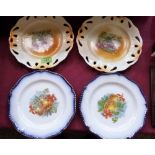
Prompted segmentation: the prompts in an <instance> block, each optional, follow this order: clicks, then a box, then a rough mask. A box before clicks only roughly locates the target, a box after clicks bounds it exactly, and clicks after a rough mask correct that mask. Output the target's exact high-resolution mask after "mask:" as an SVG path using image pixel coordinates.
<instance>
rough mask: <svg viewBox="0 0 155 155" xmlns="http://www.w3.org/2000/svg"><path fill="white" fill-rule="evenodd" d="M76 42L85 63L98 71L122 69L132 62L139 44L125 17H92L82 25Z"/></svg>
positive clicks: (140, 46)
mask: <svg viewBox="0 0 155 155" xmlns="http://www.w3.org/2000/svg"><path fill="white" fill-rule="evenodd" d="M76 41H77V45H78V49H79V53H80V55H81V56H82V57H83V58H84V60H85V61H86V63H87V64H88V65H90V66H91V67H93V68H95V69H96V70H99V71H102V72H117V71H122V70H125V69H127V68H128V67H129V66H131V65H133V64H134V63H136V61H137V60H138V58H139V56H140V54H141V50H142V44H143V41H142V38H141V36H140V33H139V30H138V29H137V27H136V26H135V25H134V24H133V23H132V22H131V20H129V19H128V18H126V17H92V18H90V19H88V20H86V21H85V22H84V23H83V24H82V26H81V28H80V29H79V31H78V36H77V39H76Z"/></svg>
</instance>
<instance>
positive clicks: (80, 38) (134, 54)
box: [76, 16, 143, 73]
mask: <svg viewBox="0 0 155 155" xmlns="http://www.w3.org/2000/svg"><path fill="white" fill-rule="evenodd" d="M122 21H123V22H122ZM104 22H107V23H108V24H109V23H110V24H116V23H117V24H119V26H121V27H123V28H124V29H126V30H128V31H129V32H130V34H129V36H130V38H131V39H132V40H134V41H135V42H136V45H138V47H135V50H134V51H132V50H130V49H131V47H130V49H129V51H131V52H129V54H130V55H129V54H127V55H126V56H125V59H126V60H125V61H124V60H123V59H122V60H121V61H116V62H115V64H110V63H106V62H103V60H100V59H98V60H96V59H94V57H92V56H89V55H88V54H89V53H87V52H86V51H89V49H88V48H87V47H86V46H85V45H83V44H85V42H86V41H85V37H84V35H85V34H87V32H88V31H89V30H88V29H89V28H91V29H92V28H93V26H95V25H96V24H97V23H104ZM137 38H138V39H137ZM76 42H77V45H78V49H79V53H80V55H81V56H82V57H83V59H84V60H85V62H86V63H87V64H88V65H89V66H91V67H92V68H94V69H96V70H98V71H100V72H107V73H115V72H118V71H123V70H125V69H127V68H128V67H130V66H131V65H133V64H135V63H136V62H137V61H138V59H139V56H140V55H141V52H142V45H143V41H142V38H141V36H140V32H139V30H138V28H137V27H136V26H135V25H134V24H133V23H132V21H131V20H130V19H128V18H126V17H110V16H108V17H92V18H90V19H87V20H86V21H84V22H83V24H82V26H81V27H80V28H79V30H78V35H77V38H76ZM81 45H82V46H81ZM83 46H85V48H86V49H85V50H84V48H83ZM128 57H129V58H128ZM116 63H117V64H116Z"/></svg>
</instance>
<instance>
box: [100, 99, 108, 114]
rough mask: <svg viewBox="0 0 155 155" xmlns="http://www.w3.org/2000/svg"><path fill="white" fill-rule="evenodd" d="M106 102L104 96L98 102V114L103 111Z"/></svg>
mask: <svg viewBox="0 0 155 155" xmlns="http://www.w3.org/2000/svg"><path fill="white" fill-rule="evenodd" d="M107 100H108V96H104V97H102V98H101V100H100V101H98V112H101V111H102V110H103V109H104V106H105V104H106V102H107Z"/></svg>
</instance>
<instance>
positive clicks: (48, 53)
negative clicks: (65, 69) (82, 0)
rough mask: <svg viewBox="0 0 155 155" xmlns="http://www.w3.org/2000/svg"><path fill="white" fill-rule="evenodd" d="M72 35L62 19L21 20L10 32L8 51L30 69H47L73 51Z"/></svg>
mask: <svg viewBox="0 0 155 155" xmlns="http://www.w3.org/2000/svg"><path fill="white" fill-rule="evenodd" d="M73 39H74V35H73V32H72V28H71V26H70V24H69V23H68V22H67V21H66V20H65V19H64V18H63V17H56V16H53V17H50V16H41V17H39V16H34V17H31V16H30V17H22V18H21V19H19V20H18V22H17V23H16V25H15V26H14V27H13V28H12V29H11V32H10V37H9V44H10V51H11V53H12V54H13V55H14V56H15V58H16V59H17V60H18V61H19V62H20V63H22V64H24V65H26V66H27V67H29V68H32V69H46V68H51V67H54V66H56V65H58V64H59V63H60V62H61V61H63V60H64V59H65V58H66V57H67V55H68V54H69V51H70V50H71V49H72V47H73Z"/></svg>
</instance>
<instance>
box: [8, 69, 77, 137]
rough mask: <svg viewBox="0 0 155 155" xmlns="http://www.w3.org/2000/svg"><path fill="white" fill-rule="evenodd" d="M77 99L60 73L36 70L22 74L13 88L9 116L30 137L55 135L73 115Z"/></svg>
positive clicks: (16, 126)
mask: <svg viewBox="0 0 155 155" xmlns="http://www.w3.org/2000/svg"><path fill="white" fill-rule="evenodd" d="M75 100H76V99H75V93H74V90H73V89H72V87H71V85H70V84H69V83H68V82H67V81H66V80H65V79H64V78H63V77H62V76H61V75H59V74H56V73H52V72H49V71H40V72H39V71H38V72H33V73H30V74H27V75H26V76H24V77H22V78H21V79H20V80H19V81H18V82H17V84H16V85H15V86H14V88H13V89H12V90H11V92H10V99H9V103H10V110H9V116H10V120H11V121H12V122H13V124H14V125H15V128H16V129H17V130H18V131H19V132H20V133H22V134H23V135H25V136H27V137H33V138H47V137H52V136H56V135H57V134H60V133H61V132H62V131H63V130H64V129H66V128H67V126H68V125H69V123H70V121H71V119H72V118H73V115H74V114H75Z"/></svg>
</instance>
